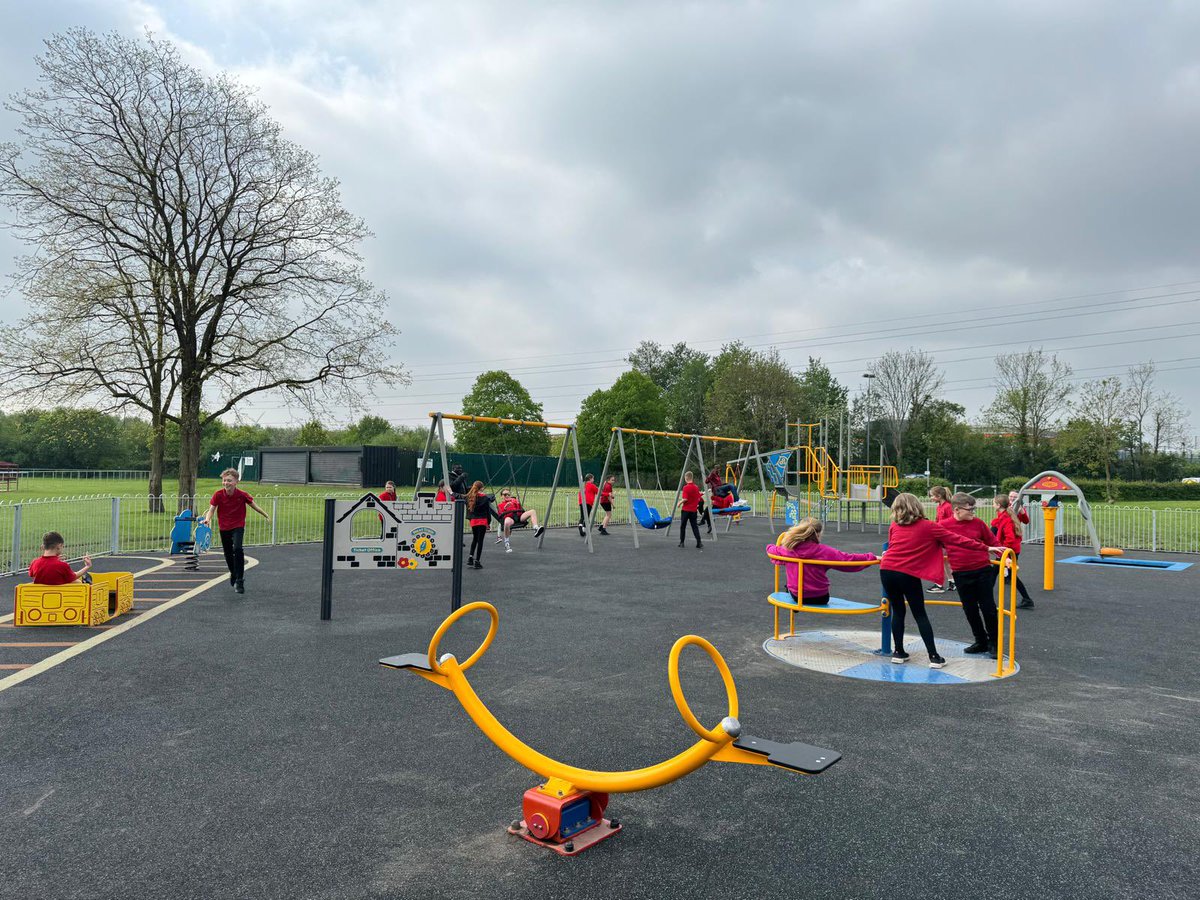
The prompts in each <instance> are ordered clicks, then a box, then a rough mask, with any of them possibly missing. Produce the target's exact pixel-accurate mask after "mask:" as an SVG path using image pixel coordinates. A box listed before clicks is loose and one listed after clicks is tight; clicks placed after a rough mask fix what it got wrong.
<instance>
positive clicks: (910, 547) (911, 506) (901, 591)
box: [879, 494, 1002, 669]
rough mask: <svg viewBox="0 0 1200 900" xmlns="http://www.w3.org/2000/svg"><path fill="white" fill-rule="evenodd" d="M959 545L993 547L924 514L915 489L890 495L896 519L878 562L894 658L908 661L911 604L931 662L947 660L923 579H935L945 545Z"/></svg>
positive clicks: (941, 663)
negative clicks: (907, 618)
mask: <svg viewBox="0 0 1200 900" xmlns="http://www.w3.org/2000/svg"><path fill="white" fill-rule="evenodd" d="M948 546H954V547H958V548H959V549H962V550H983V551H989V550H995V551H996V552H999V551H1000V550H1001V549H1002V548H999V547H997V548H992V547H989V546H988V545H987V544H985V543H983V542H982V541H977V540H974V539H972V538H967V537H963V536H961V535H959V534H956V533H955V532H953V531H951V530H950V529H949V528H946V527H945V526H944V525H941V524H939V523H936V522H930V521H929V520H928V519H927V518H925V510H924V508H923V507H922V506H921V501H920V500H918V499H917V498H916V497H914V496H913V495H912V494H898V495H897V496H896V499H895V500H894V501H892V524H891V526H890V527H889V528H888V545H887V550H885V551H884V554H883V561H882V562H881V563H880V564H879V579H880V581H881V582H883V595H884V596H885V597H887V599H888V607H889V608H890V610H891V614H892V643H893V645H894V647H895V649H894V650H893V652H892V662H894V663H898V664H899V663H904V662H907V661H908V653H907V652H906V651H905V649H904V617H905V607H906V606H907V607H908V608H911V609H912V614H913V618H914V619H916V621H917V629H918V630H919V631H920V632H921V639H922V640H923V641H924V642H925V650H926V652H927V653H928V654H929V668H931V669H940V668H942V667H943V666H945V665H946V660H945V659H943V658H942V656H941V655H940V654H939V653H938V652H937V644H936V643H934V639H933V625H931V624H930V622H929V616H928V615H926V613H925V592H924V590H923V588H922V583H921V579H926V580H929V581H933V580H935V579H937V578H938V577H939V576H940V575H941V573H942V572H943V570H944V565H945V564H944V562H943V560H942V552H943V548H945V547H948Z"/></svg>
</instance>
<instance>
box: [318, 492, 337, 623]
mask: <svg viewBox="0 0 1200 900" xmlns="http://www.w3.org/2000/svg"><path fill="white" fill-rule="evenodd" d="M336 504H337V501H336V500H334V499H333V498H332V497H327V498H326V499H325V543H324V546H322V548H321V621H322V622H328V621H329V620H330V619H332V618H333V519H334V516H335V515H336V513H335V512H334V510H335V508H336Z"/></svg>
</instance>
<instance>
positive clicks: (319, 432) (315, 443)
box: [296, 419, 334, 447]
mask: <svg viewBox="0 0 1200 900" xmlns="http://www.w3.org/2000/svg"><path fill="white" fill-rule="evenodd" d="M333 443H334V439H333V435H332V434H331V433H330V432H329V430H328V429H327V428H326V427H325V426H324V425H322V424H321V423H320V422H318V421H317V420H316V419H311V420H309V421H308V422H305V423H304V424H303V425H301V426H300V431H298V432H297V433H296V446H297V447H328V446H329V445H331V444H333Z"/></svg>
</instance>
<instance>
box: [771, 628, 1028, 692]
mask: <svg viewBox="0 0 1200 900" xmlns="http://www.w3.org/2000/svg"><path fill="white" fill-rule="evenodd" d="M937 645H938V652H939V653H941V654H942V656H944V657H945V658H946V667H945V668H944V669H931V668H929V659H928V657H927V656H926V654H925V645H924V644H923V643H921V638H920V636H919V635H917V636H914V637H911V638H908V639H906V640H905V642H904V649H905V650H907V651H908V652H909V653H910V654H911V656H910V658H909V660H908V662H906V663H904V664H903V665H897V664H896V663H893V662H892V661H891V657H890V656H881V655H880V654H879V632H878V631H803V632H800V633H799V634H793V635H789V636H788V637H783V638H768V639H767V640H766V641H765V642H764V643H763V649H764V650H766V651H767V653H768V654H770V655H771V656H773V657H775V658H776V659H778V660H779V661H780V662H785V663H787V664H788V665H791V666H797V667H798V668H801V669H811V670H812V671H814V672H824V673H826V674H828V675H841V676H843V677H845V678H862V679H866V680H868V681H898V682H904V683H906V684H978V683H980V682H990V681H999V680H1000V679H998V678H996V677H995V674H994V673H995V671H996V661H995V660H994V659H990V658H989V657H987V656H976V655H967V654H965V653H963V650H964V649H965V648H966V647H967V645H966V644H965V643H963V642H962V641H950V640H945V639H943V638H938V642H937ZM1020 668H1021V667H1020V666H1019V665H1017V666H1015V667H1014V669H1013V671H1012V672H1009V673H1008V675H1015V674H1016V673H1017V672H1019V671H1020ZM1008 675H1006V676H1004V677H1006V678H1007V677H1008Z"/></svg>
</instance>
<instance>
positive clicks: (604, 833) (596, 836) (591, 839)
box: [508, 819, 621, 856]
mask: <svg viewBox="0 0 1200 900" xmlns="http://www.w3.org/2000/svg"><path fill="white" fill-rule="evenodd" d="M620 830H621V825H620V824H619V823H617V822H614V821H613V820H612V819H601V820H600V821H599V822H598V823H597V824H595V825H593V826H592V827H591V828H589V829H587V831H581V832H579V834H577V835H575V836H573V837H572V838H571V839H570V840H569V841H566V842H564V843H561V844H559V843H556V842H554V841H543V840H542V839H541V838H536V837H534V836H533V835H532V834H530V833H529V828H528V827H527V826H526V825H525V820H524V819H522V820H521V822H520V824H519V825H518V826H516V827H514V826H512V825H510V826H509V827H508V833H509V834H512V835H516V836H517V837H520V838H524V839H525V840H527V841H529V843H531V844H537V845H538V846H539V847H545V848H546V849H547V850H553V851H554V852H555V853H557V854H558V855H559V856H578V855H579V854H580V853H582V852H583V851H584V850H586V849H588V847H594V846H596V845H597V844H599V843H600V842H601V841H604V840H608V838H610V837H612V836H613V835H614V834H616V833H617V832H618V831H620ZM567 847H570V848H571V849H570V850H568V849H567Z"/></svg>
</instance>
